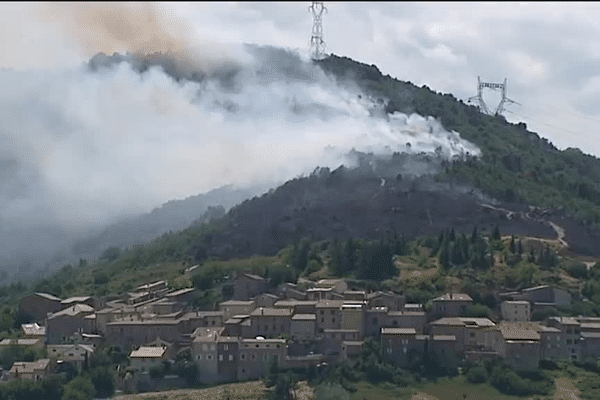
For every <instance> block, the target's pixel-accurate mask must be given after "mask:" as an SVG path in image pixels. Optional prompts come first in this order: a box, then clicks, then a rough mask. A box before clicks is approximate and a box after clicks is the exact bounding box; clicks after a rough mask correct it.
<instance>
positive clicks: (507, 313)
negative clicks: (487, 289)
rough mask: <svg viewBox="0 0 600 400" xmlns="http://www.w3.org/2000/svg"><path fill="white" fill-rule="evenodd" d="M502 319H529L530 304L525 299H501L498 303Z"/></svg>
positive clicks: (518, 320)
mask: <svg viewBox="0 0 600 400" xmlns="http://www.w3.org/2000/svg"><path fill="white" fill-rule="evenodd" d="M500 311H501V313H502V320H504V321H517V322H524V321H530V320H531V304H530V303H529V302H528V301H525V300H516V301H503V302H502V303H501V304H500Z"/></svg>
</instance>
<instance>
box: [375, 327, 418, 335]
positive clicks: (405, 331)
mask: <svg viewBox="0 0 600 400" xmlns="http://www.w3.org/2000/svg"><path fill="white" fill-rule="evenodd" d="M381 334H382V335H416V334H417V330H416V329H415V328H381Z"/></svg>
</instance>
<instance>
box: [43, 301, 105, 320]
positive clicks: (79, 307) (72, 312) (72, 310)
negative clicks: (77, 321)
mask: <svg viewBox="0 0 600 400" xmlns="http://www.w3.org/2000/svg"><path fill="white" fill-rule="evenodd" d="M93 312H94V307H90V306H88V305H87V304H75V305H74V306H70V307H67V308H65V309H64V310H62V311H59V312H56V313H54V314H52V315H51V316H50V317H48V319H52V318H56V317H59V316H63V315H68V316H70V317H74V316H77V315H79V314H81V313H88V314H89V313H93Z"/></svg>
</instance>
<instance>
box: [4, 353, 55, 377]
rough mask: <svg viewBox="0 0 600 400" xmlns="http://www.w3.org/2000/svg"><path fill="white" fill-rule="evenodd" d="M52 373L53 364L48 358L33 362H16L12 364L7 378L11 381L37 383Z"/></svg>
mask: <svg viewBox="0 0 600 400" xmlns="http://www.w3.org/2000/svg"><path fill="white" fill-rule="evenodd" d="M52 372H53V364H52V362H51V361H50V359H48V358H44V359H41V360H37V361H33V362H25V361H18V362H15V363H13V365H12V367H11V369H10V371H9V376H10V377H11V378H12V379H27V380H32V381H37V380H40V379H44V378H48V377H49V376H50V375H51V374H52Z"/></svg>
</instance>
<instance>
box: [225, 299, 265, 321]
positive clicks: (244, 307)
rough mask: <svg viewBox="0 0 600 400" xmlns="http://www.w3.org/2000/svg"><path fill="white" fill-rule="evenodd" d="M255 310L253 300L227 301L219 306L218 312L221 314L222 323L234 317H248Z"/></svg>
mask: <svg viewBox="0 0 600 400" xmlns="http://www.w3.org/2000/svg"><path fill="white" fill-rule="evenodd" d="M255 308H256V302H255V301H254V300H228V301H224V302H222V303H221V304H219V310H221V311H222V312H223V321H227V320H228V319H229V318H231V317H233V316H235V315H250V313H251V312H252V311H253V310H254V309H255Z"/></svg>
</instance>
